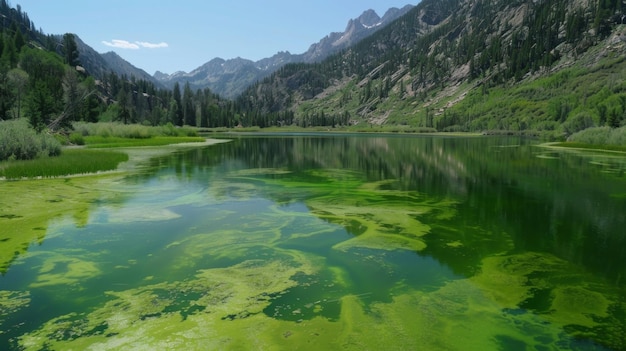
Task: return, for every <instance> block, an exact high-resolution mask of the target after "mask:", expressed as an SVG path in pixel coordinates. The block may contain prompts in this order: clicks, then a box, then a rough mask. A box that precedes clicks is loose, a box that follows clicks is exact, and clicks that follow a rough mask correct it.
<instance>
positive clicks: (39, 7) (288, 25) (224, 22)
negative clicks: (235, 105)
mask: <svg viewBox="0 0 626 351" xmlns="http://www.w3.org/2000/svg"><path fill="white" fill-rule="evenodd" d="M418 2H419V1H418V0H358V1H356V0H317V1H306V2H300V1H294V0H265V1H252V0H250V1H241V0H220V1H215V0H197V1H196V0H193V1H180V0H179V1H176V0H169V1H162V0H62V1H48V0H20V1H17V0H10V4H11V5H12V6H14V7H15V6H17V5H20V6H21V7H22V11H24V12H26V13H27V14H28V16H29V18H30V20H31V21H33V22H34V23H35V26H37V28H41V29H43V31H44V33H46V34H64V33H75V34H77V35H78V36H79V37H80V38H81V39H82V40H83V41H84V42H85V43H87V44H88V45H89V46H91V47H92V48H94V49H95V50H96V51H98V52H107V51H115V52H117V53H118V54H119V55H120V56H122V57H123V58H124V59H126V60H127V61H129V62H130V63H132V64H133V65H135V66H136V67H139V68H141V69H143V70H145V71H146V72H148V73H149V74H154V72H155V71H157V70H160V71H162V72H165V73H174V72H175V71H179V70H182V71H186V72H189V71H191V70H193V69H195V68H197V67H199V66H201V65H202V64H204V63H206V62H207V61H209V60H211V59H213V58H215V57H221V58H224V59H230V58H235V57H242V58H246V59H251V60H259V59H262V58H265V57H270V56H272V55H273V54H275V53H276V52H278V51H289V52H291V53H293V54H299V53H303V52H305V51H306V50H307V49H308V48H309V46H310V45H311V44H313V43H316V42H317V41H319V40H320V39H322V38H323V37H324V36H326V35H327V34H329V33H330V32H341V31H343V30H344V29H345V27H346V24H347V23H348V20H350V19H351V18H356V17H358V16H359V15H361V13H363V11H365V10H367V9H373V10H375V11H376V12H377V13H378V15H379V16H381V17H382V16H383V14H384V13H385V12H386V11H387V9H389V8H391V7H403V6H404V5H407V4H411V5H415V4H417V3H418Z"/></svg>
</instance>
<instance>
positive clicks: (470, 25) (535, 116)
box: [238, 0, 626, 133]
mask: <svg viewBox="0 0 626 351" xmlns="http://www.w3.org/2000/svg"><path fill="white" fill-rule="evenodd" d="M625 6H626V5H624V4H623V2H622V1H620V0H577V1H566V0H542V1H502V0H474V1H469V0H423V1H422V2H421V3H420V4H419V5H418V6H416V7H415V8H414V9H413V10H412V11H411V12H410V13H408V14H407V15H406V16H404V17H402V18H401V19H399V20H398V21H397V22H395V23H394V24H392V25H390V26H389V27H387V28H385V29H383V30H381V31H379V32H378V33H377V34H375V35H373V36H371V37H369V38H367V39H365V40H363V41H362V42H360V43H359V44H357V45H356V46H354V47H352V48H350V49H349V50H346V51H344V52H343V53H341V54H340V55H335V56H333V57H331V58H329V59H327V60H326V61H324V62H322V63H320V64H316V65H291V66H288V67H285V68H283V69H282V70H280V71H279V72H277V73H276V74H274V75H273V76H271V77H269V78H267V79H266V80H264V81H263V82H260V83H258V84H256V85H254V86H252V87H250V89H249V90H248V91H247V92H245V93H244V94H243V95H242V97H241V98H240V99H239V100H238V105H240V106H245V109H247V110H252V111H255V113H254V114H253V116H263V117H262V118H264V120H263V121H262V122H260V123H259V122H256V121H255V120H252V121H250V123H252V124H264V123H269V124H282V123H284V116H285V115H287V116H291V115H293V116H295V117H294V120H293V121H294V123H297V124H299V125H302V126H312V125H333V124H344V123H351V124H357V123H361V124H362V123H369V124H372V125H378V124H392V125H410V126H413V127H422V128H434V129H437V130H440V131H446V130H455V131H483V130H492V129H495V130H520V129H521V130H527V129H531V130H540V131H541V130H548V131H555V133H559V132H560V130H561V129H562V125H563V124H564V123H566V122H569V121H570V120H571V119H572V118H574V117H575V118H577V119H581V118H582V119H584V120H585V121H584V123H582V124H581V123H578V124H581V125H580V126H576V127H573V126H569V129H568V130H567V132H572V131H575V130H576V129H580V128H582V127H586V126H593V125H597V126H601V125H607V124H610V125H611V126H619V125H621V124H623V123H624V122H623V121H624V111H626V95H624V90H623V89H624V86H623V85H622V84H621V81H623V78H624V77H623V73H621V72H624V69H623V67H622V66H623V57H624V52H625V51H624V40H626V38H625V36H624V35H623V32H624V27H623V26H622V25H621V23H622V22H624V21H625V17H624V15H623V14H624V8H625ZM625 23H626V22H625ZM541 79H544V80H541ZM587 83H593V84H587ZM570 84H576V85H577V86H581V87H585V89H586V91H585V92H584V93H581V92H576V89H575V88H576V87H575V86H570ZM558 89H560V90H558ZM525 91H526V92H528V91H534V92H532V93H528V94H530V95H534V96H525V94H526V93H524V92H525ZM572 93H576V94H577V95H571V94H572ZM511 94H513V95H511ZM580 94H583V95H585V96H587V97H594V98H593V99H588V100H586V101H585V100H584V99H582V100H580V101H579V98H580ZM503 101H506V104H503V103H502V102H503ZM581 103H584V104H582V105H581ZM484 106H488V107H489V108H484ZM496 107H497V109H496V110H493V108H496ZM286 111H290V112H291V114H288V113H287V112H286ZM268 114H269V115H275V116H276V119H275V120H272V119H271V118H270V119H269V120H268V119H267V117H265V116H267V115H268ZM580 114H584V115H583V117H581V115H580ZM287 122H289V120H287ZM570 124H571V123H570ZM557 130H559V131H557Z"/></svg>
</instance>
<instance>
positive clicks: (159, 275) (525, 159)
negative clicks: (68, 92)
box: [0, 134, 626, 350]
mask: <svg viewBox="0 0 626 351" xmlns="http://www.w3.org/2000/svg"><path fill="white" fill-rule="evenodd" d="M230 137H232V141H230V142H227V143H222V144H217V145H212V146H207V147H197V148H188V149H182V150H179V151H176V152H173V153H170V154H167V155H161V156H155V157H152V158H146V160H145V161H144V162H143V163H142V164H141V165H140V167H138V168H135V169H134V170H132V171H129V172H125V173H121V174H108V175H98V176H91V177H75V178H67V179H52V180H36V181H19V182H1V183H0V194H2V198H0V228H1V229H0V232H3V233H2V234H0V259H1V260H0V272H1V273H2V275H1V276H0V349H3V350H10V349H27V350H42V349H46V350H48V349H50V350H69V349H74V350H83V349H94V350H109V349H126V350H130V349H133V350H141V349H145V350H157V349H160V350H166V349H170V350H171V349H198V350H228V349H237V350H245V349H255V350H259V349H265V350H294V349H301V350H325V349H326V350H330V349H342V350H625V349H626V176H625V172H626V156H624V155H623V154H610V153H605V154H603V153H592V152H581V151H573V150H558V149H551V148H545V147H540V146H538V145H537V144H538V142H537V141H532V140H527V139H518V138H500V137H439V136H432V137H431V136H402V135H392V136H385V135H334V134H333V135H328V134H293V135H231V136H230Z"/></svg>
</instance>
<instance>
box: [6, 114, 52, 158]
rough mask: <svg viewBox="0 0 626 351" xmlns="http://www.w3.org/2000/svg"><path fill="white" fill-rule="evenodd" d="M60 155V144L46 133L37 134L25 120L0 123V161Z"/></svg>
mask: <svg viewBox="0 0 626 351" xmlns="http://www.w3.org/2000/svg"><path fill="white" fill-rule="evenodd" d="M60 153H61V143H60V142H59V141H58V140H57V139H56V138H54V137H53V136H51V135H48V134H46V133H39V134H38V133H37V132H36V131H35V130H34V129H33V128H31V127H30V125H29V124H28V121H27V120H25V119H17V120H9V121H3V122H0V161H3V160H31V159H34V158H36V157H41V156H57V155H59V154H60Z"/></svg>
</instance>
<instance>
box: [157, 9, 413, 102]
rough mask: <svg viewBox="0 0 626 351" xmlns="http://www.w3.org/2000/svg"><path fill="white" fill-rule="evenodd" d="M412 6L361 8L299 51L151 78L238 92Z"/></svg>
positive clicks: (230, 94)
mask: <svg viewBox="0 0 626 351" xmlns="http://www.w3.org/2000/svg"><path fill="white" fill-rule="evenodd" d="M411 8H413V6H411V5H407V6H405V7H403V8H401V9H398V8H391V9H389V10H388V11H387V12H386V13H385V15H384V16H383V17H382V18H381V17H379V16H378V14H376V12H375V11H373V10H367V11H365V12H364V13H363V14H362V15H361V16H359V17H358V18H356V19H352V20H350V21H349V22H348V25H347V26H346V30H345V31H343V32H336V33H331V34H329V35H327V36H326V37H324V38H323V39H321V40H320V41H319V42H318V43H315V44H313V45H311V46H310V48H309V49H308V50H307V51H306V52H305V53H302V54H291V53H289V52H279V53H277V54H275V55H274V56H272V57H269V58H264V59H261V60H259V61H256V62H254V61H251V60H246V59H242V58H239V57H238V58H235V59H229V60H224V59H221V58H215V59H212V60H211V61H209V62H207V63H206V64H204V65H202V66H200V67H198V68H197V69H195V70H193V71H191V72H189V73H186V72H176V73H173V74H171V75H168V74H164V73H162V72H156V73H155V74H154V78H155V79H156V80H158V81H159V82H161V83H162V84H163V85H165V86H167V87H170V88H171V87H173V86H174V84H176V83H179V84H180V85H181V86H182V85H184V84H185V83H187V82H188V83H189V84H190V85H191V86H192V88H194V89H203V88H210V89H211V90H212V91H213V92H216V93H218V94H220V95H222V96H224V97H227V98H234V97H236V96H237V95H239V94H240V93H241V92H242V91H243V90H244V89H245V88H247V87H248V86H249V85H250V84H252V83H254V82H256V81H258V80H259V79H262V78H264V77H266V76H268V75H269V74H271V73H273V72H275V71H276V70H277V69H279V68H280V67H283V66H284V65H286V64H289V63H303V62H304V63H314V62H319V61H321V60H323V59H325V58H326V57H328V56H330V55H332V54H334V53H336V52H339V51H341V50H344V49H346V48H348V47H350V46H351V45H353V44H354V43H356V42H358V41H360V40H362V39H363V38H366V37H367V36H369V35H371V34H373V33H375V32H376V31H378V30H380V29H381V28H384V27H385V26H386V25H388V24H389V23H391V22H393V21H394V20H396V19H397V18H399V17H400V16H402V15H403V14H405V13H407V12H408V11H409V10H411Z"/></svg>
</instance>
